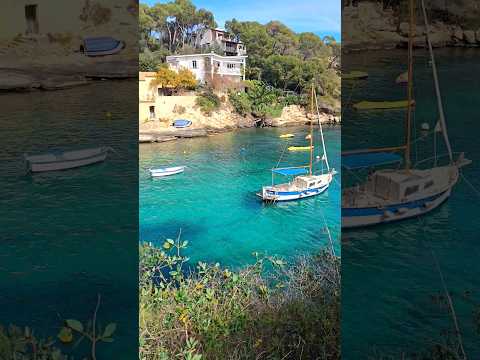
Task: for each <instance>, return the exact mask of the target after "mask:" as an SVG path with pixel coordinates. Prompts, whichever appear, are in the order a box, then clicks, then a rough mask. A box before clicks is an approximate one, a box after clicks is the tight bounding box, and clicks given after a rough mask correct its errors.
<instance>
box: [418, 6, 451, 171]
mask: <svg viewBox="0 0 480 360" xmlns="http://www.w3.org/2000/svg"><path fill="white" fill-rule="evenodd" d="M421 1H422V11H423V18H424V21H425V31H426V32H427V43H428V51H429V53H430V60H431V62H432V70H433V81H434V83H435V94H436V96H437V106H438V114H439V116H440V125H441V130H442V134H443V138H444V140H445V145H446V146H447V151H448V156H449V158H450V163H452V162H453V155H452V147H451V145H450V140H449V139H448V133H447V123H446V121H445V113H444V111H443V103H442V94H441V93H440V85H439V81H438V73H437V64H436V62H435V56H434V55H433V47H432V42H431V40H430V25H429V23H428V17H427V10H426V9H425V2H424V0H421ZM435 156H436V153H435Z"/></svg>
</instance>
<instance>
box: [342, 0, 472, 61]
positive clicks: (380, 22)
mask: <svg viewBox="0 0 480 360" xmlns="http://www.w3.org/2000/svg"><path fill="white" fill-rule="evenodd" d="M454 3H455V4H454ZM426 6H427V7H428V8H429V9H435V10H437V11H439V12H441V13H445V11H446V9H445V2H444V1H443V0H430V1H427V4H426ZM447 11H448V13H449V14H450V15H451V16H452V17H458V18H460V19H465V20H468V19H470V21H468V23H469V24H470V25H471V24H472V23H475V22H476V23H477V24H478V26H480V20H479V19H480V7H479V6H478V2H477V1H473V0H458V1H455V2H449V5H448V8H447ZM400 18H401V17H400V16H398V14H395V13H394V11H393V10H392V9H390V8H388V9H383V7H382V5H381V4H380V3H377V2H373V1H361V2H359V3H358V4H357V6H353V5H349V6H345V7H344V8H343V12H342V26H343V32H342V48H343V50H344V51H346V52H349V51H359V50H375V49H391V48H398V47H405V46H406V44H407V43H408V34H409V28H410V25H409V23H408V22H405V20H400ZM429 20H430V34H429V35H430V40H431V42H432V45H433V46H434V47H445V46H465V47H471V46H478V45H480V29H479V30H477V31H475V30H472V29H471V28H470V29H467V28H462V27H461V26H459V25H451V24H448V23H444V22H442V21H440V20H439V19H435V18H430V19H429ZM452 23H453V22H452ZM478 26H477V28H478ZM425 35H426V29H425V27H424V24H423V18H422V17H421V13H417V24H416V37H415V39H414V45H415V46H416V47H425V46H426V39H425Z"/></svg>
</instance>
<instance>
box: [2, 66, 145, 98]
mask: <svg viewBox="0 0 480 360" xmlns="http://www.w3.org/2000/svg"><path fill="white" fill-rule="evenodd" d="M136 70H137V69H136V67H135V64H133V62H132V61H128V62H126V61H110V62H108V63H107V62H103V63H102V64H101V65H100V66H99V64H95V65H93V64H91V65H79V66H77V64H69V65H64V66H54V65H52V66H29V67H26V66H20V67H19V66H17V67H15V66H2V65H0V92H29V91H35V90H46V91H51V90H61V89H68V88H72V87H77V86H84V85H88V84H91V83H92V80H102V79H109V80H114V79H128V78H132V79H133V78H136V77H137V76H138V73H137V71H136Z"/></svg>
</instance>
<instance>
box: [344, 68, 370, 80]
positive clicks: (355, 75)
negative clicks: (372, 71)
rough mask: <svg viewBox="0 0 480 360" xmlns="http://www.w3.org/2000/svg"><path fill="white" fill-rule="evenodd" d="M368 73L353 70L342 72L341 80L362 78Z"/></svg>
mask: <svg viewBox="0 0 480 360" xmlns="http://www.w3.org/2000/svg"><path fill="white" fill-rule="evenodd" d="M367 78H368V73H367V72H365V71H359V70H353V71H350V72H348V73H345V74H342V80H362V79H367Z"/></svg>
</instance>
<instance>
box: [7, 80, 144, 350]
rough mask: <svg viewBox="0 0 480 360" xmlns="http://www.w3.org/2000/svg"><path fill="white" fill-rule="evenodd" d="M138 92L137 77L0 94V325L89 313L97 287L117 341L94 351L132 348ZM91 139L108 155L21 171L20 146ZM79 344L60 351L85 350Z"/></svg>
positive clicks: (51, 330) (49, 324) (102, 313)
mask: <svg viewBox="0 0 480 360" xmlns="http://www.w3.org/2000/svg"><path fill="white" fill-rule="evenodd" d="M137 92H138V86H137V82H130V81H126V82H109V81H106V82H98V83H95V84H92V85H89V86H86V87H81V88H76V89H70V90H65V91H55V92H34V93H31V94H0V104H1V108H2V112H1V113H0V127H1V128H2V131H1V132H0V138H1V142H2V149H1V150H0V163H1V172H0V189H1V190H0V204H1V206H0V218H1V227H0V239H1V248H0V283H1V291H0V323H1V324H3V325H7V324H10V323H14V324H17V325H22V326H30V327H31V328H32V329H34V331H35V333H36V334H38V335H44V336H56V335H57V333H58V330H59V328H60V326H61V325H62V319H65V318H77V319H79V320H82V321H83V320H87V319H88V318H90V317H91V316H92V313H93V310H94V307H95V303H96V297H97V293H100V294H101V295H102V303H101V307H100V310H99V315H98V316H99V321H101V323H102V324H104V325H105V324H106V323H107V322H110V321H114V322H117V324H118V330H117V332H116V334H115V335H114V338H115V342H114V343H112V344H99V345H98V356H99V358H102V359H103V358H105V359H106V358H109V359H114V358H116V359H119V358H130V359H134V358H136V357H137V356H138V355H137V340H136V339H137V334H138V333H137V321H138V317H137V313H138V312H137V311H138V305H137V303H138V297H137V289H138V285H137V282H138V278H137V269H138V268H137V262H138V257H137V252H138V242H137V240H136V237H137V226H138V224H137V214H138V197H137V193H138V178H137V151H138V146H137V133H136V131H137V110H136V109H137V107H138V104H137V99H136V96H137ZM132 95H133V97H132ZM106 112H111V114H112V116H111V118H107V117H106V116H105V113H106ZM92 145H95V146H98V145H107V146H112V147H113V148H114V149H115V151H116V153H115V154H110V155H109V157H108V159H107V161H105V162H103V163H101V164H97V165H92V166H88V167H83V168H79V169H75V170H68V171H61V172H51V173H43V174H35V175H26V174H25V168H24V164H23V163H22V155H23V153H26V152H32V153H36V152H42V151H45V150H47V149H49V148H51V147H66V148H69V147H71V146H73V147H75V146H92ZM86 345H87V343H86V341H84V342H83V345H82V346H81V347H79V348H76V349H74V350H72V348H71V347H70V346H66V347H65V350H66V351H68V352H71V351H73V353H75V354H83V355H85V354H86V353H88V352H85V350H86V349H85V346H86ZM120 354H122V356H121V355H120ZM76 358H80V357H79V355H77V356H76Z"/></svg>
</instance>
